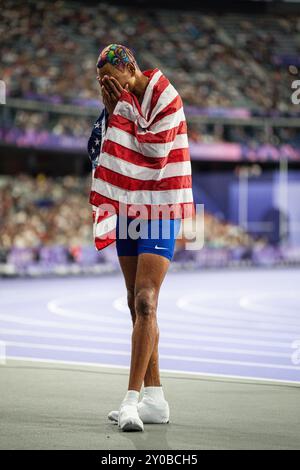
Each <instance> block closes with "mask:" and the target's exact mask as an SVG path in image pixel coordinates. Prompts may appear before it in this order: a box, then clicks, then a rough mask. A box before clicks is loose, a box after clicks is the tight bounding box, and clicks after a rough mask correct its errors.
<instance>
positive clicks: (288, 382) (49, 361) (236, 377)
mask: <svg viewBox="0 0 300 470" xmlns="http://www.w3.org/2000/svg"><path fill="white" fill-rule="evenodd" d="M7 359H10V360H13V361H23V362H37V363H45V364H58V365H64V364H67V365H70V366H84V367H92V368H93V367H96V368H101V367H102V368H105V369H121V370H126V371H127V372H129V367H128V366H122V365H119V366H117V365H114V364H105V363H99V362H97V363H96V362H85V361H66V360H60V359H43V358H32V357H26V356H10V355H9V356H7ZM6 366H7V365H6ZM3 367H5V366H3ZM46 370H47V369H46ZM160 371H161V372H163V373H168V374H178V375H184V376H186V375H187V376H192V377H200V378H201V377H204V378H217V379H219V378H221V379H234V380H237V381H239V380H247V381H250V382H253V381H254V382H262V383H267V384H268V385H269V384H270V385H272V384H274V385H276V384H277V383H278V384H280V385H295V386H296V387H298V386H299V385H300V381H298V380H283V379H268V378H263V377H255V376H247V375H232V374H216V373H213V372H212V373H208V372H193V371H186V370H180V369H162V368H161V369H160ZM74 372H76V371H74ZM87 372H89V371H87ZM172 378H175V377H172ZM176 378H177V377H176ZM181 378H182V377H178V379H181ZM225 381H226V380H225Z"/></svg>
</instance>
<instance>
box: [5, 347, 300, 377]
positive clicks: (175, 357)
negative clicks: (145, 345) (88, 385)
mask: <svg viewBox="0 0 300 470" xmlns="http://www.w3.org/2000/svg"><path fill="white" fill-rule="evenodd" d="M8 346H13V347H18V348H25V349H26V348H27V349H42V350H51V351H60V352H62V351H68V352H83V353H92V354H106V355H113V356H128V357H130V356H131V351H128V352H126V351H115V350H112V349H98V348H82V347H74V346H57V345H52V344H38V343H23V342H18V341H6V347H8ZM160 357H161V358H162V359H169V360H175V361H185V362H197V363H205V364H226V365H238V366H248V367H261V368H269V369H284V370H295V371H300V367H298V366H288V365H282V364H272V363H263V362H250V361H231V360H230V361H229V360H225V359H213V358H206V359H204V358H198V357H194V356H182V355H180V356H178V355H173V354H160Z"/></svg>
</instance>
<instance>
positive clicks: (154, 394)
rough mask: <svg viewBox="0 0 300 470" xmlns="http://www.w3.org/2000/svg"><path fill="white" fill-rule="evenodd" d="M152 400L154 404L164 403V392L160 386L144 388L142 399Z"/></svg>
mask: <svg viewBox="0 0 300 470" xmlns="http://www.w3.org/2000/svg"><path fill="white" fill-rule="evenodd" d="M144 397H145V398H148V397H149V398H152V399H153V400H154V401H155V402H158V401H164V400H165V397H164V391H163V388H162V385H158V386H156V387H155V386H151V387H144V395H143V398H144Z"/></svg>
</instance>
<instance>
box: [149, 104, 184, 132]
mask: <svg viewBox="0 0 300 470" xmlns="http://www.w3.org/2000/svg"><path fill="white" fill-rule="evenodd" d="M182 121H184V122H185V121H186V118H185V114H184V110H183V107H181V108H179V109H178V110H177V111H175V113H172V114H168V115H167V116H165V117H164V118H162V119H160V120H159V121H157V122H155V123H154V124H152V125H151V126H150V128H149V132H151V133H153V134H156V133H157V132H163V131H168V130H170V129H172V128H173V127H177V126H179V124H180V123H181V122H182ZM141 134H143V132H141Z"/></svg>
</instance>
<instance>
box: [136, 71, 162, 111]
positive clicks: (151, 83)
mask: <svg viewBox="0 0 300 470" xmlns="http://www.w3.org/2000/svg"><path fill="white" fill-rule="evenodd" d="M161 76H162V73H161V71H160V70H158V71H157V72H155V74H154V75H153V76H152V78H151V80H149V82H148V85H147V88H146V91H145V95H144V98H143V101H142V106H141V110H142V114H143V116H144V117H145V118H146V117H147V110H149V109H150V104H151V98H152V95H153V87H154V85H156V83H157V82H158V80H159V79H160V77H161Z"/></svg>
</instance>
